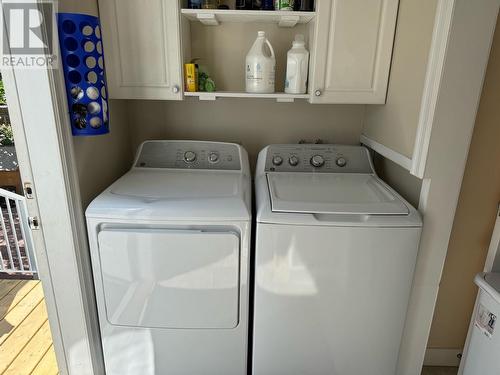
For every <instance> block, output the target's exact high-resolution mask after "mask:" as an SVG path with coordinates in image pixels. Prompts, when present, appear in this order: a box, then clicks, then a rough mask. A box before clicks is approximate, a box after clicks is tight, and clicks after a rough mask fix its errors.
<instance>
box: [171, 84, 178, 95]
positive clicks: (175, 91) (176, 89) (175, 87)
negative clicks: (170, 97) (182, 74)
mask: <svg viewBox="0 0 500 375" xmlns="http://www.w3.org/2000/svg"><path fill="white" fill-rule="evenodd" d="M172 92H173V93H174V94H177V93H178V92H179V86H177V85H174V86H173V87H172Z"/></svg>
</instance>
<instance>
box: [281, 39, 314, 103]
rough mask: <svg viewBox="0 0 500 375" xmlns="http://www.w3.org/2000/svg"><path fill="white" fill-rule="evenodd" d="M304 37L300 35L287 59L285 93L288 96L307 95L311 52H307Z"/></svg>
mask: <svg viewBox="0 0 500 375" xmlns="http://www.w3.org/2000/svg"><path fill="white" fill-rule="evenodd" d="M305 46H306V43H305V41H304V36H303V35H301V34H298V35H296V36H295V40H294V41H293V44H292V49H291V50H289V51H288V53H287V58H286V81H285V92H286V93H287V94H305V93H306V90H307V73H308V70H309V51H308V50H306V47H305Z"/></svg>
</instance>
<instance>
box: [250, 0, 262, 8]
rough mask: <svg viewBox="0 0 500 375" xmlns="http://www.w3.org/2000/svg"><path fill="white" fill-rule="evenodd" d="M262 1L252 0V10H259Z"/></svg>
mask: <svg viewBox="0 0 500 375" xmlns="http://www.w3.org/2000/svg"><path fill="white" fill-rule="evenodd" d="M261 8H262V1H261V0H252V9H253V10H261Z"/></svg>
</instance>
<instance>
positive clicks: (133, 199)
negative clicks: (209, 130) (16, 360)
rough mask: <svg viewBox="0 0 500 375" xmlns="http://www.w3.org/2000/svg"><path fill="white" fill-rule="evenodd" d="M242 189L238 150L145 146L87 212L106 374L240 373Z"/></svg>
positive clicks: (245, 191)
mask: <svg viewBox="0 0 500 375" xmlns="http://www.w3.org/2000/svg"><path fill="white" fill-rule="evenodd" d="M250 181H251V180H250V171H249V167H248V157H247V153H246V152H245V150H244V149H243V148H242V147H240V146H239V145H236V144H229V143H216V142H195V141H147V142H145V143H143V144H142V145H141V146H140V147H139V150H138V152H137V156H136V158H135V160H134V163H133V166H132V168H131V170H130V171H129V172H128V173H126V174H125V175H124V176H123V177H121V178H120V179H119V180H117V181H116V182H115V183H113V184H112V185H111V186H110V187H109V188H107V189H106V190H105V191H104V192H103V193H102V194H101V195H99V196H98V197H97V198H96V199H95V200H94V201H93V202H92V203H91V204H90V206H89V207H88V209H87V211H86V216H87V227H88V234H89V241H90V251H91V259H92V268H93V276H94V283H95V293H96V299H97V310H98V315H99V325H100V331H101V337H102V348H103V354H104V362H105V368H106V374H107V375H137V374H141V375H160V374H161V375H166V374H173V375H174V374H175V375H177V374H186V375H187V374H189V375H195V374H200V375H207V374H213V375H221V374H227V375H234V374H241V375H244V374H246V373H247V372H246V371H247V352H248V303H249V252H250V249H249V244H250V231H251V182H250Z"/></svg>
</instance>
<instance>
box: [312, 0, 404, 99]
mask: <svg viewBox="0 0 500 375" xmlns="http://www.w3.org/2000/svg"><path fill="white" fill-rule="evenodd" d="M317 4H318V9H317V15H318V16H317V17H318V18H317V22H318V25H317V28H316V38H315V40H316V48H315V50H316V54H315V56H314V60H313V64H314V69H313V71H314V76H313V81H312V82H313V86H312V102H313V103H358V104H383V103H384V102H385V97H386V90H387V82H388V78H389V70H390V64H391V54H392V46H393V40H394V33H395V27H396V18H397V11H398V0H370V1H366V0H326V1H325V0H323V1H318V2H317Z"/></svg>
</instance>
